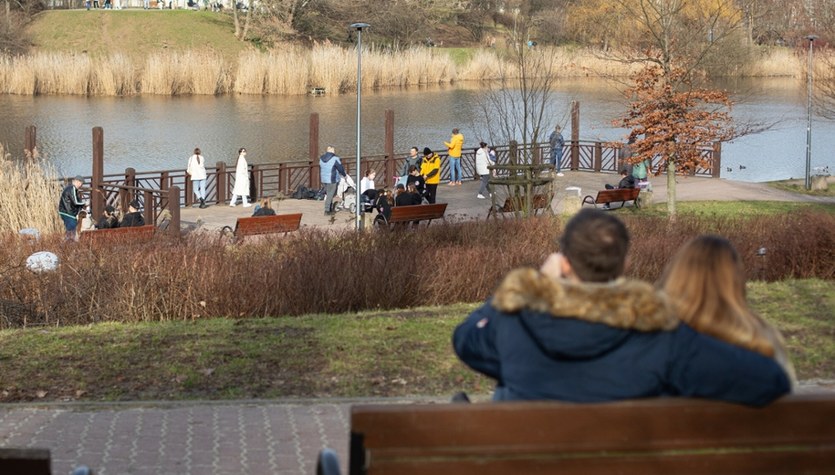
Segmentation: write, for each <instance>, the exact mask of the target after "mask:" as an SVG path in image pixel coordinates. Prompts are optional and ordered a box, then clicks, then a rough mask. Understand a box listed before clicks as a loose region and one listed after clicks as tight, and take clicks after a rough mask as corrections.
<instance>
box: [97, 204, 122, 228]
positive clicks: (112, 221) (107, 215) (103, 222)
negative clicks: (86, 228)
mask: <svg viewBox="0 0 835 475" xmlns="http://www.w3.org/2000/svg"><path fill="white" fill-rule="evenodd" d="M118 227H119V218H117V217H116V209H115V208H113V207H112V206H110V205H107V206H105V207H104V214H103V215H102V217H101V218H99V222H98V224H96V229H112V228H118Z"/></svg>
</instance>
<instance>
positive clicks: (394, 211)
mask: <svg viewBox="0 0 835 475" xmlns="http://www.w3.org/2000/svg"><path fill="white" fill-rule="evenodd" d="M446 206H447V204H446V203H435V204H425V205H411V206H395V207H393V208H391V216H390V217H389V218H388V219H387V220H384V224H396V223H411V222H417V221H426V222H427V223H431V222H432V220H433V219H444V213H446ZM380 216H382V215H380Z"/></svg>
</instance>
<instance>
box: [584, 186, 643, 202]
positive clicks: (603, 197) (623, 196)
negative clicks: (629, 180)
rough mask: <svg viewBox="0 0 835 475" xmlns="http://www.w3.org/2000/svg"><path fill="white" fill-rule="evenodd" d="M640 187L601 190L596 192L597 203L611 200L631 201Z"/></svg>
mask: <svg viewBox="0 0 835 475" xmlns="http://www.w3.org/2000/svg"><path fill="white" fill-rule="evenodd" d="M640 192H641V189H640V188H617V189H614V190H601V191H598V192H597V198H596V199H595V200H594V201H595V202H597V203H611V202H613V201H632V200H635V199H637V198H638V194H639V193H640Z"/></svg>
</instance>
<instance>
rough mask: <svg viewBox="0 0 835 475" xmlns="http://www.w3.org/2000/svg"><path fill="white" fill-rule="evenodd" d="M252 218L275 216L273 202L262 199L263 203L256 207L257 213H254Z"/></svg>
mask: <svg viewBox="0 0 835 475" xmlns="http://www.w3.org/2000/svg"><path fill="white" fill-rule="evenodd" d="M252 216H275V210H274V209H273V204H272V200H271V199H269V198H262V199H261V202H260V203H258V204H257V205H255V211H253V213H252Z"/></svg>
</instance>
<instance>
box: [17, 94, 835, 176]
mask: <svg viewBox="0 0 835 475" xmlns="http://www.w3.org/2000/svg"><path fill="white" fill-rule="evenodd" d="M720 86H722V87H726V88H728V89H729V90H731V91H734V92H735V93H736V94H737V96H736V97H738V98H740V99H744V100H745V103H743V104H739V105H737V106H736V107H735V108H734V110H733V115H734V116H735V117H736V118H739V119H742V120H756V121H762V122H774V123H777V124H776V126H774V127H773V128H771V129H770V130H768V131H767V132H764V133H761V134H758V135H753V136H748V137H744V138H741V139H738V140H736V141H734V142H733V143H728V144H725V147H724V149H723V174H722V175H723V177H725V178H733V179H740V180H748V181H765V180H774V179H782V178H789V177H801V176H803V173H804V164H805V139H806V125H805V117H806V115H805V114H806V112H805V92H804V91H805V90H804V88H803V85H802V84H800V83H799V82H798V80H795V79H768V80H736V81H733V82H726V83H723V84H720ZM619 89H622V87H620V88H619V87H618V86H617V85H613V84H609V83H606V82H605V81H602V80H599V79H593V78H587V79H573V80H561V81H559V83H558V85H557V92H556V94H555V95H554V103H553V107H551V108H550V109H549V117H548V122H549V123H553V122H555V121H556V122H559V123H561V124H563V125H564V129H565V130H564V132H565V133H566V134H570V130H569V128H570V127H568V126H569V120H568V117H569V116H568V114H569V112H568V111H569V104H570V102H571V101H572V100H578V101H580V103H581V114H580V118H581V138H583V139H602V140H618V139H622V138H623V137H624V136H625V134H626V131H625V130H623V129H619V128H617V127H614V126H613V125H612V121H613V120H614V119H615V118H617V117H618V115H619V114H621V113H622V112H623V111H624V109H625V99H624V98H623V96H622V95H621V94H620V93H619ZM480 93H481V88H480V86H478V85H477V84H466V83H463V84H456V85H454V86H444V87H435V88H413V89H409V90H386V91H380V92H375V93H363V124H362V132H363V138H362V140H363V152H364V153H379V152H382V150H383V143H384V120H385V119H384V118H385V115H384V114H385V112H384V111H385V110H386V109H393V110H394V111H395V150H396V151H406V150H407V149H408V148H409V147H411V146H413V145H414V146H418V147H419V148H421V149H422V148H423V147H424V146H429V147H430V148H433V149H441V148H442V142H443V141H444V140H447V139H448V138H449V132H450V130H451V129H452V127H459V128H461V129H462V132H463V133H464V135H465V137H466V143H465V145H466V146H475V144H476V143H477V142H478V140H479V139H482V138H486V137H488V136H489V135H488V134H487V133H486V131H484V130H482V129H481V126H480V125H479V124H480V123H481V121H480V120H477V117H479V114H480V112H479V107H478V95H479V94H480ZM0 108H1V110H2V111H3V114H2V115H1V116H0V140H2V141H3V143H4V144H5V145H7V146H9V148H10V150H11V151H12V152H13V153H14V154H15V155H19V154H20V151H21V150H22V148H23V130H24V127H25V126H26V125H28V124H35V125H37V126H38V145H39V149H40V150H41V152H42V153H44V154H46V155H47V156H49V157H50V158H52V159H53V160H54V161H55V163H56V164H57V165H58V167H59V169H60V171H61V172H62V173H64V174H66V175H74V174H77V173H81V174H90V172H91V169H90V157H91V156H92V145H91V144H92V132H91V129H92V127H94V126H102V127H104V137H105V173H121V172H122V171H124V169H125V168H126V167H134V168H136V169H137V170H156V169H166V168H175V167H181V168H184V167H185V163H186V161H187V159H188V156H189V153H190V151H191V150H192V149H193V148H194V147H196V146H198V147H200V148H201V149H202V150H203V152H204V154H205V156H206V158H207V160H208V161H209V163H214V162H216V161H226V162H227V163H233V161H234V158H235V151H236V150H237V149H238V148H239V147H246V148H247V150H248V151H249V152H250V157H248V158H249V160H250V162H251V163H264V162H275V161H287V160H306V159H307V155H308V143H307V142H308V122H309V116H310V113H311V112H318V113H319V122H320V136H319V137H320V149H322V150H323V149H324V147H325V145H327V144H333V145H335V146H336V147H337V150H338V151H339V152H340V153H341V154H343V155H353V154H354V150H355V145H354V144H355V140H356V129H355V123H354V121H355V115H356V98H355V96H353V95H345V96H320V97H311V96H300V97H264V96H247V95H237V96H235V95H228V96H219V97H204V96H193V97H157V96H137V97H125V98H115V97H101V98H99V97H95V98H84V97H72V96H44V97H31V96H9V95H7V96H0ZM548 128H549V129H550V125H549V126H548ZM833 132H835V125H833V123H831V122H827V121H825V120H823V119H820V118H816V120H815V123H814V125H813V166H826V165H828V166H829V167H830V169H835V156H833V154H831V153H829V152H830V151H831V150H832V149H833V148H835V138H833V137H835V134H833ZM488 141H489V140H488ZM740 165H742V166H743V167H745V169H740V168H739V166H740ZM727 168H731V170H732V171H730V172H729V171H727Z"/></svg>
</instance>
